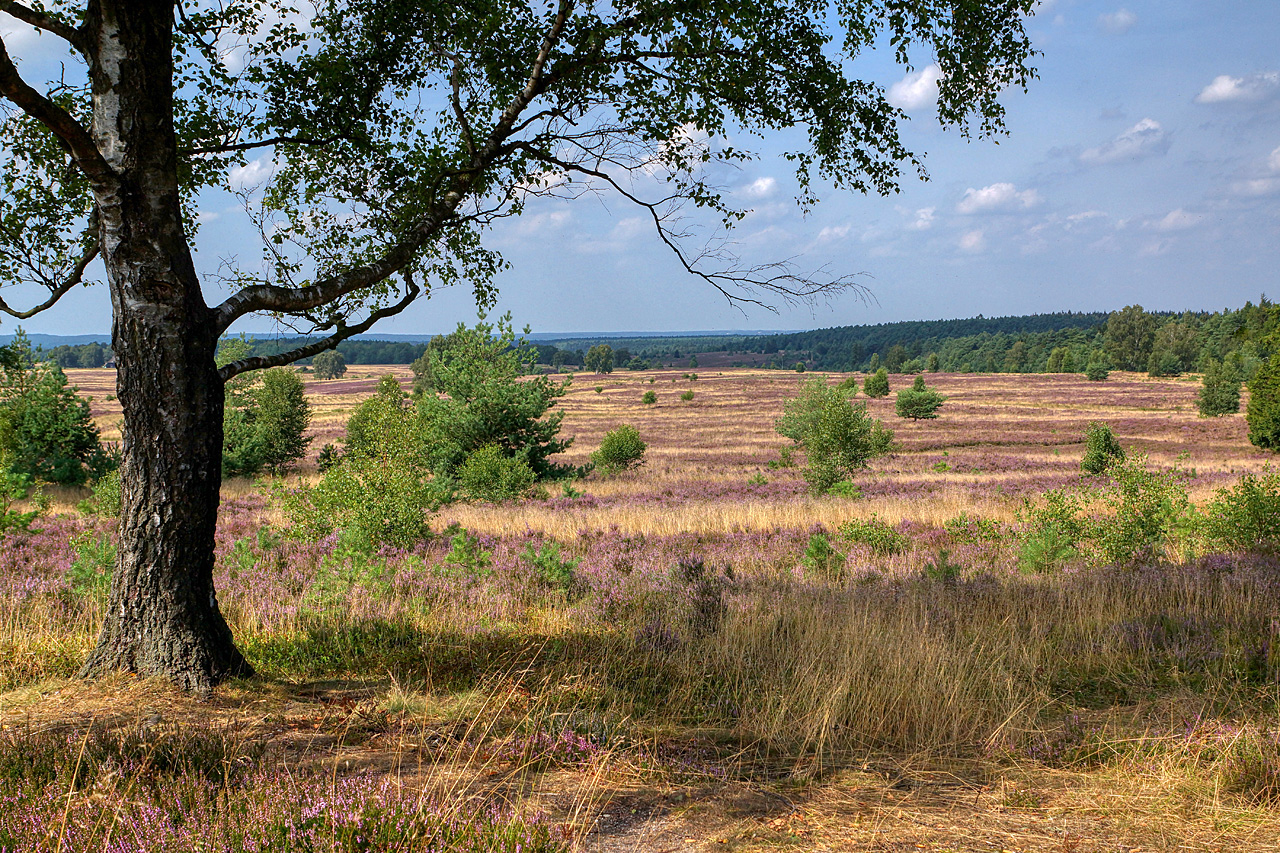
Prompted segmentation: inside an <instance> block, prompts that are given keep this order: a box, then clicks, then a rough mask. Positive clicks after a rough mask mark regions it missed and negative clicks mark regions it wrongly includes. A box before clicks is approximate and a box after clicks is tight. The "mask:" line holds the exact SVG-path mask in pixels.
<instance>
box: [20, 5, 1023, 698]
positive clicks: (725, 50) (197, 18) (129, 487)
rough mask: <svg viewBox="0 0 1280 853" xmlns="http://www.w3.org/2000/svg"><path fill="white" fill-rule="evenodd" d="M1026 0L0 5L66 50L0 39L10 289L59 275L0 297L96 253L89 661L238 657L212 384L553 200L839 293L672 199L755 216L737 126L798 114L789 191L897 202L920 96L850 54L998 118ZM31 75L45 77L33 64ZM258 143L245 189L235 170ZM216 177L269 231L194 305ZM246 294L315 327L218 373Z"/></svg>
mask: <svg viewBox="0 0 1280 853" xmlns="http://www.w3.org/2000/svg"><path fill="white" fill-rule="evenodd" d="M1034 6H1035V0H965V2H954V0H945V2H940V0H855V1H854V2H850V0H838V2H825V0H749V2H748V0H691V2H674V3H673V2H668V0H626V2H622V0H615V2H603V3H590V4H588V3H577V2H574V0H535V2H514V0H475V2H468V3H437V2H426V1H425V0H317V2H315V3H312V4H303V5H301V6H297V7H296V8H295V5H294V4H291V3H288V2H286V0H252V2H251V0H221V2H214V0H208V1H207V2H206V0H51V2H47V3H32V4H26V3H22V2H18V0H0V12H2V13H4V14H7V15H9V16H11V17H13V18H16V19H18V20H19V21H21V22H23V23H24V24H26V25H29V26H32V27H35V28H37V29H39V30H40V31H42V33H43V34H44V35H45V36H47V37H48V38H51V39H58V40H61V42H63V43H65V46H66V48H67V50H68V57H66V58H68V59H70V62H66V61H64V62H61V63H43V64H42V63H26V62H25V61H21V60H22V59H23V58H22V57H17V58H15V57H13V56H11V55H10V53H9V45H8V44H6V43H5V42H4V41H3V40H0V97H3V98H4V99H5V102H6V105H5V111H4V112H3V113H2V114H0V149H3V150H4V153H5V156H3V157H0V287H4V286H8V285H22V284H25V285H29V286H35V287H37V288H40V289H42V290H43V291H44V293H47V297H44V301H42V302H39V304H36V305H34V306H31V307H23V306H17V305H10V304H9V303H8V301H7V300H5V299H0V311H5V312H7V313H9V314H11V315H14V316H18V317H25V316H31V315H32V314H34V313H38V312H39V311H41V310H44V309H46V308H48V307H49V306H51V305H53V304H55V303H57V302H58V301H59V300H60V299H62V298H63V297H65V296H66V295H67V294H69V293H71V292H72V291H73V290H74V289H75V288H76V287H77V285H79V284H81V283H84V282H85V281H86V280H87V279H86V275H87V274H88V273H89V270H90V268H91V265H92V264H93V263H94V262H95V260H98V259H99V258H100V259H101V262H102V266H103V269H104V271H105V277H106V280H107V283H108V286H109V287H110V290H111V297H112V305H113V307H114V317H113V334H112V348H113V351H114V352H115V354H116V361H117V365H118V368H119V373H118V397H119V399H120V401H121V407H122V409H123V414H124V424H123V432H124V459H123V468H122V474H121V482H122V503H121V507H122V508H121V521H120V524H121V535H120V550H119V558H118V560H119V562H118V565H117V570H116V572H115V574H114V575H113V580H112V589H111V593H110V599H109V603H108V607H107V608H105V612H106V613H107V617H106V621H105V623H104V627H103V632H102V635H101V637H100V639H99V643H98V646H97V648H96V649H95V650H94V652H93V654H92V655H91V656H90V660H89V663H88V665H87V667H86V672H87V673H95V672H103V671H106V670H108V669H114V668H123V669H128V670H133V671H140V672H147V673H156V674H164V675H167V676H169V677H171V678H173V679H174V680H175V681H177V682H178V683H180V684H183V685H184V686H187V687H189V688H193V689H199V690H203V689H207V688H208V687H210V686H211V685H212V684H214V683H216V682H217V681H219V680H221V679H222V678H225V677H228V676H229V675H234V674H238V673H246V672H248V671H249V667H248V664H247V662H245V660H244V659H243V657H242V656H241V655H240V654H239V652H238V651H237V650H236V649H235V647H234V644H233V643H232V641H231V636H230V631H229V629H228V628H227V626H226V623H225V620H223V619H222V617H221V614H220V613H219V611H218V608H217V602H216V595H215V591H214V589H213V581H212V569H213V531H214V525H215V523H216V512H217V502H218V486H219V477H220V467H221V466H220V461H221V460H220V457H221V448H222V435H221V429H220V425H221V424H222V422H223V406H224V397H223V389H222V384H223V383H225V382H226V381H227V380H229V379H231V378H233V377H235V376H236V375H238V374H241V373H244V372H247V371H249V370H255V369H260V368H265V367H272V366H279V365H283V364H287V363H290V362H293V361H296V360H298V359H302V358H308V357H310V356H313V355H315V354H317V353H319V352H322V351H324V350H326V349H329V348H332V347H333V346H334V345H335V344H337V343H339V342H341V341H343V340H345V339H347V338H348V337H351V336H352V335H355V334H359V333H361V332H363V331H365V330H367V329H369V328H370V327H371V326H372V325H373V324H374V323H376V322H377V321H378V320H380V319H382V318H385V317H388V316H390V315H393V314H395V313H398V312H400V311H402V310H404V309H405V308H406V307H407V306H408V305H409V304H411V303H413V302H414V301H415V300H417V299H418V298H419V297H421V296H422V295H423V294H424V293H429V292H430V291H432V290H434V289H436V288H439V287H442V286H448V285H451V284H457V283H463V284H466V285H469V286H470V287H471V288H473V289H474V292H475V295H476V299H477V301H478V302H479V303H480V305H481V307H482V308H483V307H488V306H489V305H490V304H491V303H492V301H493V299H494V298H495V291H494V285H493V279H494V274H495V273H496V272H497V271H498V270H499V269H501V268H502V267H503V265H504V261H503V259H502V258H501V257H500V256H499V254H498V253H497V252H496V251H495V250H494V248H493V247H492V245H490V244H488V243H486V241H485V231H486V229H487V228H488V227H489V226H490V225H491V224H492V223H493V222H494V221H495V220H496V219H497V218H499V217H503V216H509V215H514V214H518V213H520V212H521V211H522V210H523V208H524V207H525V205H526V204H527V203H528V202H529V201H530V199H532V198H535V197H538V196H549V195H550V196H562V197H575V196H578V195H581V194H583V193H587V192H607V193H613V194H615V195H617V196H620V197H622V198H624V199H626V200H627V201H628V202H630V203H634V204H636V205H639V206H640V207H641V209H642V211H643V212H644V214H645V215H646V216H648V217H649V219H650V220H651V221H652V223H653V225H654V227H655V230H656V232H657V238H658V239H659V240H662V241H664V242H665V243H666V245H668V246H669V247H671V248H672V250H673V251H675V252H676V253H677V255H678V257H679V259H680V261H681V262H682V263H683V264H684V266H685V268H686V269H687V270H688V271H689V272H690V273H691V274H692V275H694V276H698V277H701V278H702V279H703V280H704V281H705V282H706V283H708V284H710V285H712V286H714V287H716V288H719V289H720V290H721V291H722V292H724V293H725V294H726V295H727V296H730V297H731V298H736V299H748V300H762V301H763V300H767V299H769V298H780V299H812V298H815V297H821V296H823V295H826V294H828V293H831V292H832V291H834V290H839V289H842V288H846V287H851V286H855V285H856V280H855V279H853V278H851V277H850V276H847V275H843V274H835V275H823V274H821V272H818V273H807V272H804V271H801V270H797V269H795V268H793V267H791V266H790V265H787V264H785V263H766V264H764V265H750V264H746V265H744V264H742V263H739V262H736V261H735V260H734V259H733V258H732V257H729V256H726V255H725V253H724V252H723V251H719V250H717V248H716V245H718V244H714V243H713V244H712V245H711V248H709V249H707V248H702V247H699V246H696V245H694V246H690V245H688V244H687V243H686V241H685V240H684V239H683V238H682V236H681V235H682V234H683V233H685V232H684V231H683V229H682V227H681V226H679V225H678V224H677V217H678V216H679V214H680V211H681V208H682V206H686V205H689V206H692V207H693V208H697V209H702V210H704V211H710V212H711V213H713V214H714V215H715V216H716V217H717V218H718V220H719V222H720V223H721V224H723V225H725V226H726V227H727V226H730V225H732V224H733V223H734V222H735V221H737V220H738V219H739V218H740V217H741V216H743V215H744V213H743V211H742V210H740V209H737V208H735V207H734V206H733V204H732V202H731V200H730V199H728V198H726V196H725V195H724V194H723V193H722V192H721V191H720V190H719V189H718V188H717V187H716V186H715V185H714V183H713V182H712V179H711V177H709V176H711V175H713V174H714V167H715V166H717V165H718V164H730V165H732V164H737V163H741V162H742V161H744V160H746V159H748V158H750V157H751V156H752V153H751V152H750V151H749V150H747V149H746V148H742V147H739V146H738V145H736V144H733V143H730V142H728V141H726V140H728V139H730V138H733V139H750V137H751V136H752V135H759V134H772V133H775V132H778V131H794V132H792V133H788V134H787V136H786V138H787V139H793V140H795V141H796V144H795V146H794V147H792V148H791V150H790V151H789V152H788V153H787V155H786V156H787V157H788V159H789V160H790V162H791V163H792V164H793V165H794V166H795V169H796V173H797V177H798V180H799V186H800V193H799V202H800V203H801V204H802V205H810V204H812V203H813V202H814V201H816V197H817V193H818V187H820V186H823V185H825V186H829V187H832V188H834V189H837V190H854V191H859V192H877V193H891V192H893V191H895V190H896V189H897V188H898V185H899V183H900V181H901V180H902V179H903V177H904V176H905V175H907V174H923V166H922V165H921V161H920V158H919V157H918V156H917V155H916V154H915V153H914V152H912V151H910V150H909V149H908V148H907V147H906V146H905V145H904V143H903V141H902V139H901V138H900V134H899V127H900V123H901V122H902V120H903V119H904V118H905V115H904V114H903V113H902V112H901V111H900V110H899V109H897V108H895V107H893V106H892V105H891V104H890V103H889V101H888V99H887V97H886V95H885V92H884V90H883V88H882V87H881V86H880V85H878V84H877V83H875V82H873V81H871V80H868V79H866V78H865V75H864V70H863V68H864V67H863V66H862V65H861V64H860V63H859V62H858V60H859V58H860V57H861V55H862V54H864V53H865V52H866V51H868V50H871V49H874V48H877V47H884V48H885V49H887V50H888V51H890V52H892V54H893V56H894V58H895V59H896V61H897V62H898V63H899V64H901V65H904V66H908V67H910V66H911V64H912V63H913V62H919V61H921V60H926V61H928V60H932V61H933V62H936V63H937V65H938V67H939V68H940V70H941V75H940V79H939V84H938V90H939V94H938V101H937V114H938V117H939V119H940V120H941V121H942V123H943V124H945V125H950V126H953V127H956V128H958V129H959V130H960V131H961V132H962V133H965V134H969V133H977V134H979V135H985V134H992V133H999V132H1001V131H1002V129H1003V115H1004V110H1003V107H1002V106H1001V103H1000V101H999V95H1000V93H1001V92H1003V91H1004V90H1006V89H1009V88H1010V87H1014V88H1017V87H1025V86H1026V85H1027V84H1028V82H1029V81H1030V80H1031V78H1032V77H1033V76H1034V72H1033V71H1032V69H1031V67H1030V65H1029V61H1030V58H1031V56H1032V50H1031V47H1030V40H1029V38H1028V36H1027V34H1026V32H1025V30H1024V23H1025V20H1026V16H1027V15H1029V14H1030V13H1031V11H1032V9H1033V7H1034ZM42 41H43V42H45V43H47V40H46V39H42ZM15 60H17V61H15ZM53 65H57V67H56V68H53V67H52V66H53ZM41 68H50V69H51V74H50V76H49V78H48V79H44V80H42V79H40V78H39V77H34V78H31V79H28V78H29V77H31V74H32V73H33V72H35V71H38V70H40V69H41ZM251 159H252V162H253V163H254V165H255V169H256V172H257V173H260V174H261V175H262V176H263V182H262V186H261V187H260V188H257V189H250V188H246V187H244V186H241V185H236V184H233V183H232V181H231V175H232V173H233V172H234V171H236V170H240V171H239V173H240V174H243V173H244V172H245V168H244V167H246V166H247V165H248V164H249V163H250V161H251ZM219 190H227V191H233V192H237V193H238V194H239V195H240V196H241V198H242V200H243V202H244V204H245V206H246V208H247V210H248V212H249V214H250V216H251V218H252V221H253V223H254V224H255V225H256V227H257V228H258V230H259V232H260V233H261V235H262V248H261V254H260V257H259V258H257V259H249V258H245V257H240V258H238V259H228V264H227V266H226V268H225V270H224V271H222V272H221V273H220V275H221V277H222V279H223V280H224V281H225V282H226V283H227V284H229V285H230V286H231V287H232V289H233V293H232V295H230V296H229V297H227V298H226V299H223V300H222V301H221V302H218V303H217V304H213V305H210V304H208V303H207V302H206V295H207V294H206V292H205V290H204V288H203V283H202V281H201V278H200V276H199V274H198V273H197V269H196V266H195V261H194V258H193V254H192V240H193V238H194V237H195V236H196V235H197V234H198V231H199V229H200V227H201V224H200V218H199V216H198V211H199V209H200V207H201V199H202V198H203V194H204V193H209V192H216V191H219ZM255 313H258V314H269V315H271V316H273V317H275V318H277V320H278V321H279V322H281V323H284V324H286V325H289V326H292V327H294V328H296V329H297V330H298V331H299V332H300V333H301V334H304V335H307V334H314V335H315V337H314V339H313V340H311V341H310V342H308V343H305V344H303V345H300V346H298V347H296V348H294V349H292V350H287V351H284V352H279V353H275V354H271V355H251V356H247V357H245V358H240V359H237V360H234V361H231V362H229V363H226V364H222V365H217V364H216V363H215V352H216V349H217V344H218V340H219V339H220V338H221V336H222V335H223V334H224V333H225V332H226V331H227V329H228V328H229V327H230V326H231V325H232V324H233V323H235V322H236V321H237V320H239V319H241V318H243V317H245V316H247V315H250V314H255ZM178 495H181V496H182V500H181V501H180V502H179V501H177V500H176V496H178ZM155 519H160V523H159V524H156V523H154V521H155ZM157 579H158V580H157ZM155 589H160V590H162V592H161V593H155V592H148V590H155Z"/></svg>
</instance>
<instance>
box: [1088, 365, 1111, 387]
mask: <svg viewBox="0 0 1280 853" xmlns="http://www.w3.org/2000/svg"><path fill="white" fill-rule="evenodd" d="M1110 375H1111V370H1110V368H1108V367H1107V365H1106V364H1104V363H1103V362H1100V361H1094V362H1090V363H1089V366H1088V367H1086V368H1085V369H1084V377H1085V379H1088V380H1089V381H1090V382H1105V381H1107V377H1108V376H1110Z"/></svg>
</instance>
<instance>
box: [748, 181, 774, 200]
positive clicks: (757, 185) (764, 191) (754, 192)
mask: <svg viewBox="0 0 1280 853" xmlns="http://www.w3.org/2000/svg"><path fill="white" fill-rule="evenodd" d="M777 191H778V182H777V180H775V179H774V178H770V177H764V178H756V179H755V180H754V181H752V182H751V183H749V184H747V185H746V187H744V188H743V190H742V194H743V195H745V196H746V197H747V198H769V197H770V196H771V195H773V194H774V193H775V192H777Z"/></svg>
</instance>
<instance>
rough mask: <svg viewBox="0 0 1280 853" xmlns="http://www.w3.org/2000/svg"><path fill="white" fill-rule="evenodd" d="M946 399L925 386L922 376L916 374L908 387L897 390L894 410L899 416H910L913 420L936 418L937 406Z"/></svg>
mask: <svg viewBox="0 0 1280 853" xmlns="http://www.w3.org/2000/svg"><path fill="white" fill-rule="evenodd" d="M946 399H947V398H946V397H944V396H942V395H941V394H939V393H938V392H937V391H935V390H933V389H932V388H929V387H928V386H926V385H925V384H924V377H923V376H917V377H916V381H915V383H914V384H913V385H912V386H911V387H910V388H908V389H905V390H903V391H899V392H898V398H897V400H895V401H894V411H895V412H897V415H898V417H900V418H911V419H912V420H915V421H919V420H927V419H931V418H936V417H937V416H938V408H939V407H941V406H942V404H943V402H945V401H946Z"/></svg>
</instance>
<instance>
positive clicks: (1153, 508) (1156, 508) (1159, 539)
mask: <svg viewBox="0 0 1280 853" xmlns="http://www.w3.org/2000/svg"><path fill="white" fill-rule="evenodd" d="M1108 473H1110V475H1111V481H1110V483H1109V484H1108V485H1107V487H1106V488H1105V489H1104V490H1103V492H1102V499H1103V501H1104V503H1105V504H1106V505H1107V507H1108V508H1109V509H1110V510H1111V513H1110V514H1108V515H1104V516H1103V517H1101V518H1099V519H1098V520H1097V521H1096V522H1095V524H1094V531H1093V533H1094V539H1095V547H1096V550H1097V555H1096V556H1097V558H1098V560H1099V561H1100V562H1102V563H1105V564H1117V565H1125V564H1131V563H1140V562H1144V561H1149V560H1152V559H1157V558H1159V557H1161V556H1163V552H1164V550H1165V547H1166V545H1168V544H1170V543H1171V541H1172V540H1173V538H1174V536H1175V533H1176V532H1177V530H1178V528H1179V526H1180V524H1181V523H1182V520H1183V519H1184V518H1185V516H1186V515H1187V512H1188V509H1189V501H1188V499H1187V490H1186V487H1185V485H1184V484H1183V482H1182V479H1181V477H1180V476H1179V474H1178V473H1177V472H1171V471H1148V470H1147V468H1146V457H1145V456H1135V457H1132V458H1129V459H1125V460H1123V461H1120V462H1117V463H1115V464H1113V465H1112V466H1111V467H1110V468H1109V469H1108Z"/></svg>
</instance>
